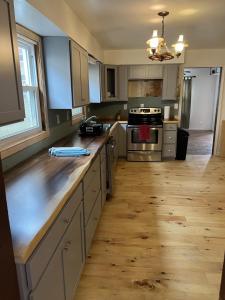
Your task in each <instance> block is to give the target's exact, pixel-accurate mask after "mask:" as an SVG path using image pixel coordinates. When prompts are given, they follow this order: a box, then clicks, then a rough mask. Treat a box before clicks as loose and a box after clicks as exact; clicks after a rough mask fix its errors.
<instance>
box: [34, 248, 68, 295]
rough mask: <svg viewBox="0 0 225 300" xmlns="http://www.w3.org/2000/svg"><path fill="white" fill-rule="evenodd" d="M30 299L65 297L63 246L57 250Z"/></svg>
mask: <svg viewBox="0 0 225 300" xmlns="http://www.w3.org/2000/svg"><path fill="white" fill-rule="evenodd" d="M29 299H30V300H40V299H54V300H63V299H65V294H64V278H63V262H62V250H61V247H59V248H58V249H57V250H56V252H55V254H54V255H53V257H52V259H51V261H50V263H49V265H48V267H47V269H46V271H45V273H44V275H43V276H42V278H41V280H40V282H39V284H38V286H37V287H36V288H35V290H34V291H33V292H32V293H31V294H30V297H29Z"/></svg>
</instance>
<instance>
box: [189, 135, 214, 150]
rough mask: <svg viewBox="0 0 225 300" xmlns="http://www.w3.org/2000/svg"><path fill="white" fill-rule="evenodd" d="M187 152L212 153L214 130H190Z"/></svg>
mask: <svg viewBox="0 0 225 300" xmlns="http://www.w3.org/2000/svg"><path fill="white" fill-rule="evenodd" d="M189 134H190V136H189V140H188V149H187V153H188V154H191V155H211V154H212V147H213V132H212V131H209V130H189Z"/></svg>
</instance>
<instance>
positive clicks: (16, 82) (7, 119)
mask: <svg viewBox="0 0 225 300" xmlns="http://www.w3.org/2000/svg"><path fill="white" fill-rule="evenodd" d="M0 66H1V67H0V90H1V100H0V125H3V124H6V123H12V122H16V121H20V120H23V119H24V116H25V115H24V105H23V93H22V82H21V76H20V68H19V53H18V44H17V36H16V22H15V17H14V9H13V2H12V1H11V0H0Z"/></svg>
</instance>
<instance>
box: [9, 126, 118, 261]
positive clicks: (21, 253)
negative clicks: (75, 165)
mask: <svg viewBox="0 0 225 300" xmlns="http://www.w3.org/2000/svg"><path fill="white" fill-rule="evenodd" d="M119 123H120V122H115V123H114V124H113V125H112V127H111V128H110V130H109V132H107V133H106V135H105V138H104V139H103V140H102V142H101V144H100V145H99V147H98V148H97V150H96V152H95V153H94V154H93V156H92V157H90V160H89V161H88V162H87V163H85V164H84V166H81V167H80V168H81V170H80V173H79V174H78V175H77V179H75V180H74V183H73V184H72V185H71V187H69V188H68V191H67V192H66V193H65V194H64V196H63V198H62V200H60V202H59V203H58V205H57V206H56V207H55V209H54V212H53V213H52V214H51V215H50V217H49V218H48V220H47V221H46V222H45V224H44V225H43V226H42V227H41V228H40V230H39V231H38V232H37V234H36V235H35V236H34V237H33V239H32V240H31V242H30V243H29V244H28V245H27V246H24V247H23V250H21V248H19V247H18V249H15V248H14V258H15V262H16V263H17V264H26V263H27V261H28V260H29V258H30V257H31V255H32V254H33V252H34V251H35V249H36V248H37V247H38V245H39V243H40V242H41V240H42V239H43V238H44V236H45V235H46V234H47V232H48V230H49V229H50V227H51V226H52V225H53V223H54V222H55V220H56V219H57V217H58V216H59V214H60V213H61V211H62V209H63V207H64V206H65V205H66V203H67V202H68V200H69V198H70V197H71V196H72V194H73V193H74V192H75V190H76V188H77V187H78V186H79V184H80V182H81V181H82V180H83V178H84V176H85V174H86V172H87V171H88V169H89V168H90V166H91V164H92V163H93V161H94V160H95V158H96V156H97V155H98V154H99V152H100V150H101V149H102V146H103V145H104V144H105V143H106V141H107V139H108V138H109V135H110V132H111V131H112V130H113V129H114V128H115V127H116V126H117V125H118V124H119Z"/></svg>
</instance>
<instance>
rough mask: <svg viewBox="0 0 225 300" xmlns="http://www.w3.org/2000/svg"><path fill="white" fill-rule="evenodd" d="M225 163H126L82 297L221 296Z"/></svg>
mask: <svg viewBox="0 0 225 300" xmlns="http://www.w3.org/2000/svg"><path fill="white" fill-rule="evenodd" d="M224 250H225V160H224V159H220V158H212V159H210V157H209V156H188V157H187V160H186V161H170V162H161V163H138V162H137V163H136V162H134V163H132V162H127V161H125V160H124V161H119V164H118V167H117V172H116V175H115V194H114V197H113V198H112V200H111V201H110V202H106V204H105V207H104V209H103V214H102V217H101V220H100V222H99V225H98V229H97V231H96V235H95V238H94V241H93V245H92V247H91V250H90V255H89V257H88V259H87V262H86V265H85V268H84V271H83V274H82V278H81V281H80V284H79V287H78V289H77V293H76V297H75V299H76V300H114V299H118V300H151V299H152V300H218V293H219V286H220V277H221V270H222V262H223V255H224Z"/></svg>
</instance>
